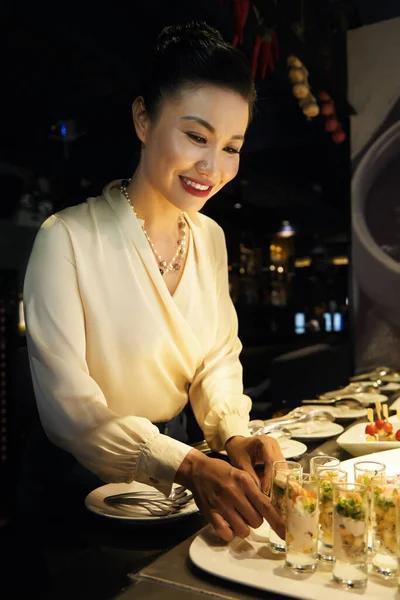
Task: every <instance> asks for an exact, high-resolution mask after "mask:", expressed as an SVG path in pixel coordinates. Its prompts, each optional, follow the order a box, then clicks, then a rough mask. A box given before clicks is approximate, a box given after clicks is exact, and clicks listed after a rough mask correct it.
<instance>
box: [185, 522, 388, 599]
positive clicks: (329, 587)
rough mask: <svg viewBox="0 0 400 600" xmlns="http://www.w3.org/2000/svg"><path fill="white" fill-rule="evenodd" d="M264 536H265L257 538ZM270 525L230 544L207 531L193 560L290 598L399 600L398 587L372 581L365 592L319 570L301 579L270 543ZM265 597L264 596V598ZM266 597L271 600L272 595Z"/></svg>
mask: <svg viewBox="0 0 400 600" xmlns="http://www.w3.org/2000/svg"><path fill="white" fill-rule="evenodd" d="M258 533H260V534H261V535H259V536H258V535H257V534H258ZM267 537H268V525H266V526H264V527H263V530H261V528H260V529H259V530H255V531H254V532H252V533H251V534H250V536H249V537H248V538H247V539H246V540H240V539H238V538H235V539H234V540H233V541H232V542H231V543H230V544H227V543H225V542H222V541H221V540H220V539H219V538H217V537H216V536H215V534H213V533H212V530H211V528H210V527H207V528H206V529H204V530H203V531H202V532H200V534H199V535H198V536H197V537H196V538H195V539H194V540H193V542H192V544H191V546H190V549H189V556H190V559H191V560H192V562H193V563H194V564H195V565H196V566H197V567H198V568H200V569H202V570H203V571H205V572H207V573H210V574H211V575H216V576H217V577H221V578H223V579H226V580H228V581H233V582H235V583H239V584H244V585H248V586H250V587H252V588H257V589H259V590H263V591H264V592H275V593H276V594H284V595H285V596H287V597H290V598H300V599H304V600H321V598H323V599H324V600H342V599H343V600H349V598H350V597H351V596H352V597H353V598H361V597H362V598H363V600H377V598H385V600H398V598H399V594H398V591H397V590H398V588H397V585H394V586H389V585H388V584H386V585H385V583H383V584H381V583H378V580H376V579H375V578H373V577H370V578H369V581H368V585H367V587H366V588H365V589H364V590H361V591H360V590H349V591H347V590H344V589H343V588H341V587H340V586H339V585H337V584H335V583H334V582H333V581H332V573H331V572H330V571H329V570H327V569H318V570H317V571H316V572H315V573H313V574H312V575H310V574H309V573H305V574H304V575H297V574H294V573H292V572H290V571H289V570H288V569H286V568H285V567H284V555H283V556H282V555H281V554H273V553H272V552H271V551H270V550H269V548H268V546H267V544H266V542H267ZM260 597H261V596H260ZM263 597H265V598H268V597H269V594H264V595H263Z"/></svg>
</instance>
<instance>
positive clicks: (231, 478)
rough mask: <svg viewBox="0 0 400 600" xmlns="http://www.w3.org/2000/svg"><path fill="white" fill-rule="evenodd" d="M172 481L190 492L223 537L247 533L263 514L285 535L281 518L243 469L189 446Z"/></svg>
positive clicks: (245, 534)
mask: <svg viewBox="0 0 400 600" xmlns="http://www.w3.org/2000/svg"><path fill="white" fill-rule="evenodd" d="M175 481H176V482H177V483H179V484H180V485H184V486H185V487H187V488H189V489H190V490H191V491H192V492H193V495H194V498H195V500H196V504H197V506H198V507H199V509H200V511H201V512H202V514H203V515H204V516H205V518H206V519H207V520H208V521H209V522H210V523H211V525H212V526H213V527H214V529H215V531H216V533H217V534H218V535H219V536H220V537H221V538H222V539H224V540H225V541H227V542H230V541H231V540H232V539H233V537H234V536H235V535H236V536H238V537H241V538H245V537H247V536H248V535H249V533H250V530H249V527H252V528H254V529H256V528H257V527H260V525H261V524H262V522H263V519H264V518H265V519H267V521H268V522H269V523H270V525H271V526H272V528H273V529H274V530H275V531H276V532H277V534H278V535H279V536H280V537H282V538H284V537H285V524H284V522H283V520H282V518H281V517H280V515H279V514H278V513H277V512H276V510H275V509H274V508H273V506H272V505H271V502H270V499H269V498H268V497H267V496H266V495H265V494H263V493H262V492H261V490H260V489H259V487H258V485H256V483H255V481H254V480H253V478H252V476H251V475H249V474H248V473H245V472H244V471H243V470H242V471H241V470H239V469H236V468H235V467H232V466H231V465H229V464H228V463H227V462H225V461H223V460H219V459H217V458H209V457H207V456H204V455H203V454H202V453H201V452H199V451H198V450H191V451H190V452H189V453H188V454H187V456H186V457H185V459H184V460H183V462H182V464H181V466H180V467H179V469H178V471H177V473H176V476H175Z"/></svg>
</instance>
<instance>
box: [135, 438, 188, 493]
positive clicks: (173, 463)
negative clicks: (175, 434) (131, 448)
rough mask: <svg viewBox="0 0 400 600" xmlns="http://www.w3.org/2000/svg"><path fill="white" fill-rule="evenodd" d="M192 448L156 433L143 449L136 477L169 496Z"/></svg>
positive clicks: (137, 479)
mask: <svg viewBox="0 0 400 600" xmlns="http://www.w3.org/2000/svg"><path fill="white" fill-rule="evenodd" d="M190 450H193V448H192V447H191V446H188V445H187V444H183V443H182V442H179V441H178V440H174V439H173V438H170V437H168V436H166V435H162V434H160V433H157V434H155V435H154V436H153V437H151V438H150V439H149V441H148V442H147V443H146V445H145V446H144V447H143V449H142V452H141V454H140V458H139V460H138V462H137V466H136V474H135V477H134V479H135V480H136V481H140V482H141V483H145V484H146V485H151V486H152V487H155V488H156V489H157V490H159V491H160V492H162V493H163V494H165V495H166V496H169V494H170V493H171V489H172V484H173V483H174V480H175V475H176V472H177V470H178V469H179V467H180V466H181V464H182V462H183V459H184V458H185V457H186V455H187V454H188V452H190Z"/></svg>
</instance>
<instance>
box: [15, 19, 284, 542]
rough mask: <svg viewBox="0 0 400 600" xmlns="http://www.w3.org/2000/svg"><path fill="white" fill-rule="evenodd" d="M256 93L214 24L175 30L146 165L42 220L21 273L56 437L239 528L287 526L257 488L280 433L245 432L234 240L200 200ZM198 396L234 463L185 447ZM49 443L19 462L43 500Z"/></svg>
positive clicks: (232, 530)
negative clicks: (228, 241) (230, 244)
mask: <svg viewBox="0 0 400 600" xmlns="http://www.w3.org/2000/svg"><path fill="white" fill-rule="evenodd" d="M254 99H255V92H254V82H253V80H252V77H251V74H250V70H249V67H248V65H247V64H246V62H245V60H244V58H243V57H242V55H241V54H240V53H239V52H238V51H237V50H234V49H233V48H232V47H231V46H229V45H228V44H226V43H225V42H224V41H223V40H222V38H221V36H220V34H219V33H218V32H217V31H215V30H214V29H212V28H210V27H209V26H208V25H206V24H205V23H189V24H187V25H183V26H177V27H172V28H171V27H170V28H166V30H164V31H163V32H162V34H161V36H160V39H159V43H158V46H157V49H156V52H155V56H154V59H153V62H152V67H151V69H150V71H149V74H148V81H147V84H146V85H145V86H144V93H143V96H141V97H139V98H137V99H136V100H135V101H134V103H133V121H134V126H135V129H136V133H137V135H138V137H139V139H140V140H141V142H142V151H141V159H140V163H139V166H138V168H137V170H136V171H135V173H134V174H133V175H132V177H131V179H130V180H123V181H114V182H111V183H110V184H109V185H108V186H106V188H105V189H104V191H103V194H102V195H101V196H99V197H98V198H89V199H88V200H87V201H86V202H84V203H82V204H79V205H77V206H73V207H71V208H68V209H65V210H63V211H61V212H60V213H57V214H56V215H53V216H52V217H50V218H49V219H48V220H47V221H46V222H45V223H44V224H43V226H42V228H41V230H40V231H39V233H38V235H37V238H36V241H35V245H34V248H33V251H32V254H31V257H30V261H29V265H28V269H27V274H26V279H25V286H24V302H25V319H26V328H27V342H28V350H29V355H30V363H31V370H32V374H33V382H34V387H35V395H36V400H37V405H38V409H39V414H40V417H41V421H42V424H43V427H44V430H45V432H46V434H47V436H48V438H49V439H50V440H51V441H52V443H53V444H55V445H57V446H59V447H60V448H62V449H63V450H65V451H67V452H69V453H70V454H71V455H73V456H74V457H75V458H76V459H77V461H79V463H80V464H81V465H83V467H85V468H86V469H87V470H88V471H90V472H91V473H92V474H94V475H96V476H97V477H98V478H100V480H101V481H103V482H104V481H106V482H130V481H132V480H136V481H139V482H142V483H146V484H149V485H152V486H154V487H157V488H158V489H159V490H161V491H163V492H165V493H166V494H168V493H169V491H170V490H171V486H172V483H173V482H174V481H176V482H177V483H180V484H181V485H185V486H186V487H188V488H190V489H191V490H192V491H193V494H194V496H195V498H196V502H197V504H198V506H199V507H200V508H201V510H202V512H203V514H204V515H205V516H206V517H207V518H208V519H209V521H210V522H211V523H212V524H213V525H214V527H215V529H216V531H217V532H218V533H219V534H220V535H221V536H222V537H223V538H224V539H227V540H229V539H232V537H233V535H234V534H236V535H239V536H243V537H245V536H246V535H248V533H249V527H258V526H259V525H261V523H262V519H263V518H267V519H268V520H269V521H270V522H271V524H272V526H273V527H274V528H276V529H277V532H278V533H279V534H280V535H283V523H282V521H281V520H280V517H279V516H278V514H277V513H276V512H275V510H274V509H273V508H272V506H271V504H270V501H269V499H268V497H267V496H266V495H265V494H264V493H262V491H261V489H260V486H262V488H263V489H264V490H265V489H266V488H267V487H268V485H269V480H270V473H271V466H272V463H273V462H274V461H275V460H279V459H281V458H283V456H282V453H281V451H280V448H279V445H278V443H277V442H276V441H275V440H274V439H273V438H269V437H267V436H258V437H257V438H251V437H249V430H248V422H249V411H250V406H251V402H250V399H249V398H248V397H247V396H245V395H244V394H243V384H242V369H241V365H240V362H239V354H240V351H241V344H240V341H239V339H238V336H237V332H238V326H237V317H236V313H235V310H234V307H233V304H232V301H231V299H230V296H229V286H228V271H227V255H226V246H225V238H224V234H223V232H222V230H221V228H220V227H219V226H218V225H217V224H216V223H215V222H214V221H212V220H211V219H209V218H208V217H206V216H204V215H202V214H199V212H198V211H199V210H200V208H201V207H202V206H203V205H204V203H205V201H206V200H207V199H208V198H210V197H211V196H213V195H214V194H216V193H217V192H218V191H219V190H220V189H221V188H222V187H223V186H224V185H225V184H226V183H228V182H229V181H230V180H231V179H233V177H235V175H236V174H237V171H238V166H239V152H240V149H241V145H242V144H243V141H244V136H245V133H246V129H247V126H248V122H249V117H250V115H251V111H252V105H253V102H254ZM188 401H190V403H191V405H192V408H193V411H194V413H195V416H196V419H197V421H198V423H199V425H200V427H201V428H202V430H203V432H204V436H205V439H206V440H207V442H208V444H209V446H210V447H211V448H212V449H213V450H222V449H224V448H225V449H226V451H227V453H228V456H229V458H230V459H231V463H232V464H233V465H234V466H230V465H228V464H227V463H226V462H224V461H221V460H217V459H211V458H209V457H206V456H204V455H203V454H202V453H201V452H199V451H198V450H195V449H193V448H191V447H190V446H188V445H186V443H185V442H186V441H187V437H186V433H185V431H184V427H183V426H182V422H183V417H182V416H181V412H182V410H183V409H184V407H185V405H186V404H187V403H188ZM173 438H175V439H173ZM42 440H43V436H42ZM43 448H44V447H43V446H42V455H40V448H39V450H38V449H36V450H35V447H30V453H29V465H28V467H27V468H26V469H25V470H24V471H23V473H25V477H26V478H27V480H26V481H25V482H24V483H23V485H22V486H21V490H23V494H24V498H29V499H31V500H32V501H33V498H34V492H36V493H37V491H38V489H39V488H40V485H39V483H40V482H42V483H44V485H45V484H46V483H47V482H49V481H52V479H53V473H52V472H51V471H54V466H53V467H50V459H49V447H48V445H47V446H46V448H45V450H44V449H43ZM45 452H46V453H47V454H46V455H45ZM67 462H68V465H70V464H71V463H70V461H67ZM256 463H264V464H265V472H264V476H263V478H262V480H261V483H260V481H259V479H258V477H257V475H256V473H255V470H254V466H255V464H256ZM46 467H47V468H46ZM29 478H30V479H29ZM29 482H30V483H29ZM97 485H99V480H97ZM38 504H39V505H40V501H37V504H36V506H37V505H38ZM43 505H45V503H43Z"/></svg>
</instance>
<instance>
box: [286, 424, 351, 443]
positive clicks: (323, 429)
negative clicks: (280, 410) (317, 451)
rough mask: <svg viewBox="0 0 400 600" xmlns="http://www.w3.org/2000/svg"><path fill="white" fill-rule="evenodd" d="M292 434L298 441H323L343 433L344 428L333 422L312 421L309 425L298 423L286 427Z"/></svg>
mask: <svg viewBox="0 0 400 600" xmlns="http://www.w3.org/2000/svg"><path fill="white" fill-rule="evenodd" d="M286 427H287V428H288V429H289V431H290V432H291V433H292V437H294V438H296V439H298V440H308V441H311V440H314V441H315V440H323V439H326V438H331V437H333V436H335V435H339V433H342V431H343V427H342V426H341V425H338V424H337V423H332V422H331V421H310V422H309V423H298V424H296V423H295V424H293V425H286Z"/></svg>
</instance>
